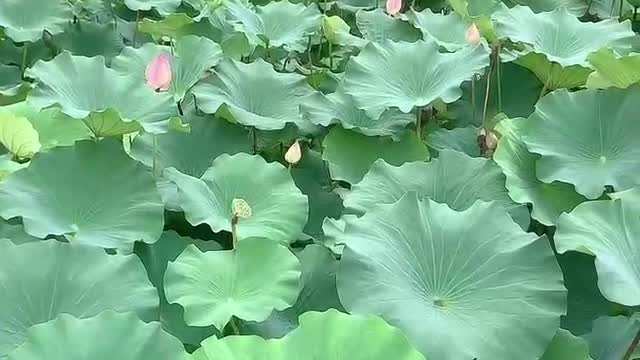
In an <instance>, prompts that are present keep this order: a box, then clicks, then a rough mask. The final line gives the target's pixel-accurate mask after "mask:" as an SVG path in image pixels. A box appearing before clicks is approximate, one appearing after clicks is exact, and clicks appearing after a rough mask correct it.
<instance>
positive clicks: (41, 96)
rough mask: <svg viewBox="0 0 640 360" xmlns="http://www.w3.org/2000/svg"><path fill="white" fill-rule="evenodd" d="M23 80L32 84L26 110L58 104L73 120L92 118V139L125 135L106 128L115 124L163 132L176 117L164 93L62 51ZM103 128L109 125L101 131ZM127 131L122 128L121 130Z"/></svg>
mask: <svg viewBox="0 0 640 360" xmlns="http://www.w3.org/2000/svg"><path fill="white" fill-rule="evenodd" d="M26 75H27V76H29V77H31V78H34V79H36V86H35V89H33V90H32V91H31V93H29V97H28V102H29V104H30V105H31V106H33V107H35V108H36V109H42V108H46V107H49V106H52V105H56V104H57V105H59V106H60V107H61V108H62V111H63V112H64V113H65V114H67V115H69V116H71V117H73V118H76V119H85V118H87V117H89V116H90V115H92V116H95V117H97V118H98V119H88V120H87V123H88V125H89V126H90V127H92V129H93V131H94V132H96V134H95V135H96V136H105V135H121V134H124V133H120V134H117V132H114V131H113V130H111V129H109V127H111V126H113V125H112V124H113V123H118V122H119V123H125V124H124V125H132V124H131V123H133V124H136V123H137V124H139V125H137V124H136V125H135V126H142V128H144V130H145V131H148V132H151V133H161V132H166V131H167V130H166V127H167V124H168V122H169V119H170V118H172V117H174V116H177V109H176V106H175V104H174V102H173V98H172V97H171V96H170V95H169V94H166V93H156V92H155V91H154V90H153V89H152V88H151V87H149V86H147V85H146V84H145V83H144V82H141V81H139V79H138V78H136V77H133V76H121V75H119V74H118V73H117V72H116V71H115V70H112V69H109V68H107V67H106V66H105V60H104V58H103V57H101V56H98V57H93V58H86V57H81V56H72V55H71V54H70V53H69V52H66V51H65V52H62V53H61V54H60V55H58V56H57V57H56V58H54V59H53V60H51V61H49V62H42V61H38V62H37V63H36V64H35V65H34V66H33V67H32V68H29V69H27V72H26ZM105 123H106V124H109V126H107V127H104V124H105ZM109 130H111V131H109ZM130 130H131V129H129V128H127V127H126V126H125V129H124V131H128V132H131V131H130ZM101 131H102V132H101ZM134 131H135V130H134Z"/></svg>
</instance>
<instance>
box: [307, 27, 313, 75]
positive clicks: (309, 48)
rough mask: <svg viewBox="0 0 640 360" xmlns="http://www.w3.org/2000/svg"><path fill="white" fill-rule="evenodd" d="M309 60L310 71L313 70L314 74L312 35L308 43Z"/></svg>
mask: <svg viewBox="0 0 640 360" xmlns="http://www.w3.org/2000/svg"><path fill="white" fill-rule="evenodd" d="M307 58H308V61H309V69H310V70H311V74H313V58H312V57H311V35H309V42H308V43H307Z"/></svg>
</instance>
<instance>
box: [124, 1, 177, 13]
mask: <svg viewBox="0 0 640 360" xmlns="http://www.w3.org/2000/svg"><path fill="white" fill-rule="evenodd" d="M181 2H182V1H180V0H124V4H125V5H126V6H127V7H128V8H129V9H131V10H133V11H140V10H142V11H148V10H151V9H156V10H157V11H158V12H159V13H160V14H162V15H168V14H171V13H173V12H174V11H175V10H176V9H177V8H178V6H180V3H181Z"/></svg>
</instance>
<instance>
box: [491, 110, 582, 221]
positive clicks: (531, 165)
mask: <svg viewBox="0 0 640 360" xmlns="http://www.w3.org/2000/svg"><path fill="white" fill-rule="evenodd" d="M527 121H529V120H526V119H521V118H518V119H508V120H504V121H502V122H500V124H498V126H497V127H496V129H497V130H498V132H500V133H501V134H502V137H501V138H500V141H499V142H498V147H497V149H496V151H495V153H494V154H493V159H494V161H495V162H496V163H497V164H498V165H500V167H501V168H502V171H503V172H504V174H505V176H506V177H507V181H506V186H507V189H509V196H511V198H512V199H513V200H514V201H515V202H517V203H520V204H526V203H530V204H532V205H533V206H532V211H531V217H533V218H534V219H536V220H538V221H539V222H540V223H542V224H545V225H548V226H552V225H555V224H556V222H557V221H558V217H559V216H560V214H561V213H563V212H569V211H571V210H573V208H574V207H576V205H578V204H580V203H581V202H583V201H585V200H586V199H585V198H584V197H583V196H582V195H580V194H578V193H576V191H575V188H574V187H573V185H570V184H567V183H562V182H557V181H555V182H552V183H550V184H547V183H543V182H542V181H540V180H538V178H537V177H536V161H538V159H539V158H540V156H538V155H535V154H531V153H530V152H529V151H528V150H527V147H526V145H525V143H524V142H523V141H522V133H523V129H524V127H525V126H526V124H527Z"/></svg>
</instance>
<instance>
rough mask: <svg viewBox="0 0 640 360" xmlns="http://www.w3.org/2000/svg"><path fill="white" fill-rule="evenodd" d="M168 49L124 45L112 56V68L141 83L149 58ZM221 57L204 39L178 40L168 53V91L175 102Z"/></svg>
mask: <svg viewBox="0 0 640 360" xmlns="http://www.w3.org/2000/svg"><path fill="white" fill-rule="evenodd" d="M170 52H171V49H170V48H168V47H165V46H159V45H155V44H152V43H146V44H144V45H143V46H142V47H140V48H137V49H136V48H132V47H126V48H125V49H124V50H123V51H122V53H121V54H120V55H118V56H117V57H115V58H114V59H113V62H112V63H111V68H113V69H114V70H116V71H118V72H120V73H121V74H122V75H128V74H132V75H133V76H135V77H136V78H138V79H139V81H140V82H144V81H145V70H146V67H147V65H148V64H149V63H150V62H151V60H153V58H155V57H156V56H157V55H158V54H161V53H166V54H169V53H170ZM220 60H222V49H221V48H220V46H219V45H218V44H216V43H214V42H213V41H211V40H209V39H207V38H204V37H199V36H193V35H188V36H183V37H181V38H179V39H177V40H176V42H175V49H174V51H173V55H172V56H171V73H172V77H171V84H170V87H169V90H168V91H169V93H170V94H172V95H173V97H174V98H175V100H176V101H180V100H182V99H183V98H184V96H185V94H186V93H187V91H188V90H189V89H191V87H192V86H193V85H195V84H196V83H197V82H198V81H200V79H202V78H203V77H204V76H205V75H206V74H207V71H208V70H209V69H210V68H212V67H213V66H215V65H216V64H218V63H219V62H220Z"/></svg>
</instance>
